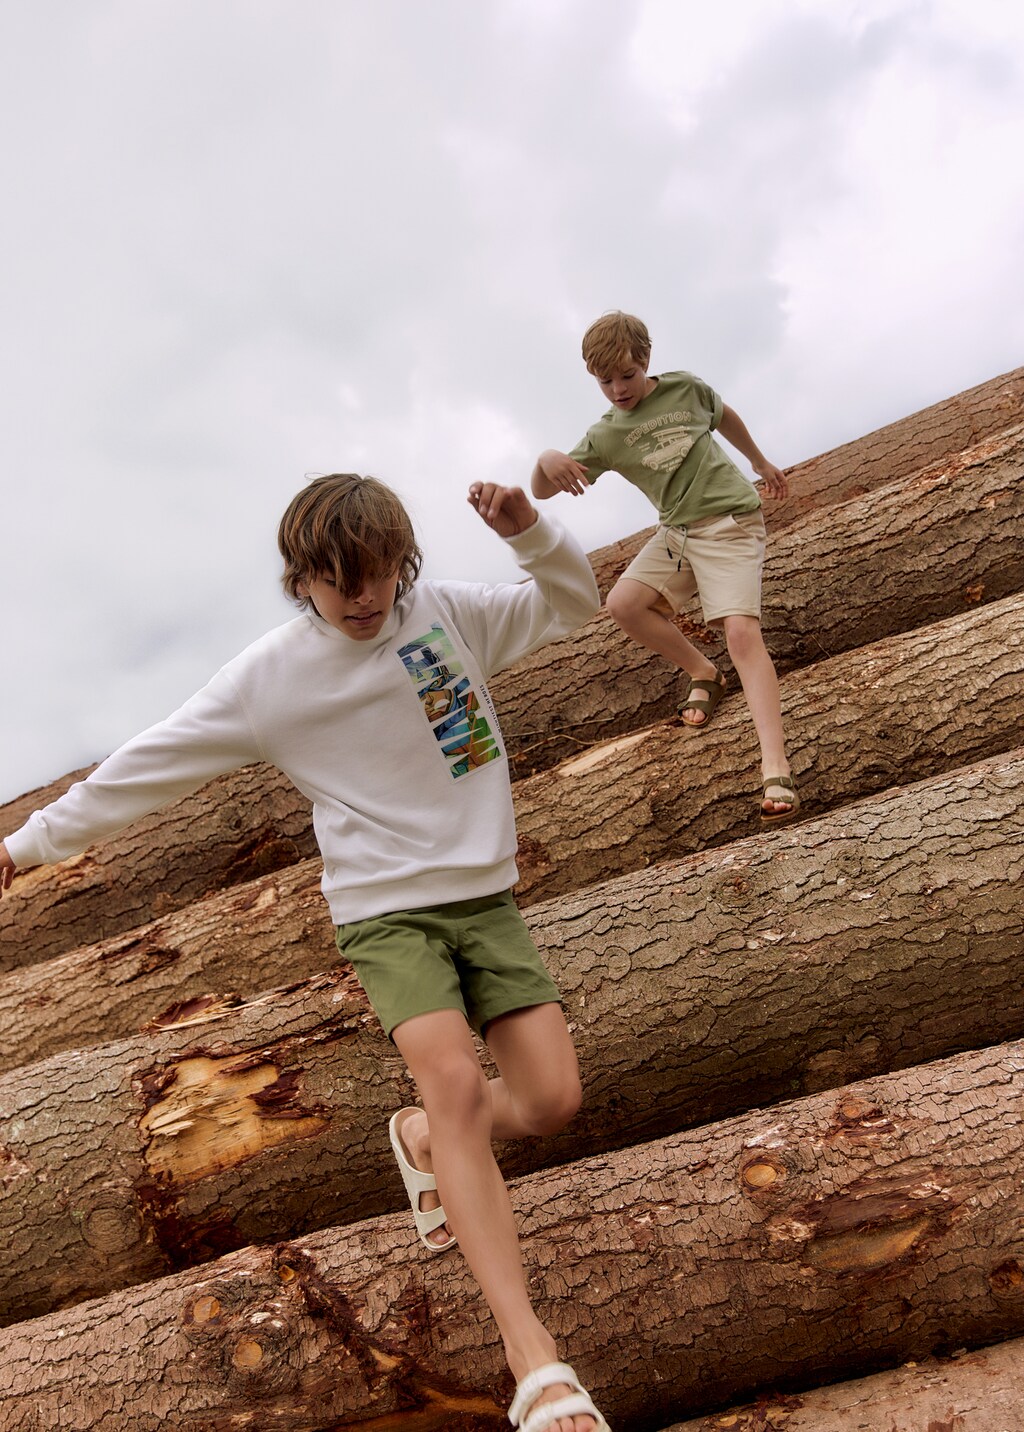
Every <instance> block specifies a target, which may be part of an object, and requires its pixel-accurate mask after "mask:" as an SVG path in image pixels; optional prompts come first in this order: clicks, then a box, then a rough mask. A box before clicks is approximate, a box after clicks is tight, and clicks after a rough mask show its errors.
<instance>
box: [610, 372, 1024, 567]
mask: <svg viewBox="0 0 1024 1432" xmlns="http://www.w3.org/2000/svg"><path fill="white" fill-rule="evenodd" d="M1022 411H1024V368H1015V369H1014V370H1013V371H1012V372H1010V373H1003V374H1002V375H1001V376H1000V377H998V378H992V379H990V380H989V381H988V382H987V383H980V384H979V385H978V386H977V387H975V388H968V389H967V390H966V391H965V392H963V393H958V394H957V396H956V397H954V398H947V399H945V400H944V401H943V402H941V403H934V404H932V406H931V407H928V408H922V409H921V411H920V412H917V413H911V414H910V416H909V417H906V418H900V419H899V421H898V422H895V423H888V424H887V425H886V426H885V427H884V428H877V429H876V430H875V431H874V432H872V433H867V434H866V435H865V436H864V437H859V438H856V439H855V440H854V441H853V442H849V443H843V444H842V445H841V446H840V447H836V448H831V449H830V450H829V451H828V452H825V453H822V454H821V455H820V456H818V457H812V458H808V459H807V461H805V462H798V463H796V464H795V466H793V467H791V468H788V469H787V472H788V474H789V483H790V494H789V496H788V497H786V498H783V499H782V500H781V501H778V502H776V501H773V502H771V503H770V506H769V512H770V523H771V530H772V531H773V532H781V531H782V530H783V529H784V528H786V527H791V526H793V524H794V523H795V522H799V521H800V520H801V519H802V518H803V517H805V516H806V515H807V513H808V512H812V511H817V510H819V509H821V508H823V507H834V506H835V505H836V504H837V503H840V502H848V501H849V500H850V498H851V497H863V496H864V494H865V493H868V492H873V491H874V490H875V488H878V487H884V486H886V484H887V483H890V482H898V481H899V480H900V478H904V477H910V476H911V475H912V474H914V473H918V472H921V471H923V469H924V468H926V467H931V466H932V464H934V463H940V462H944V461H945V460H946V459H947V458H948V457H949V455H950V453H962V452H964V451H966V449H967V448H970V447H973V446H974V444H975V443H978V442H981V441H982V440H983V439H985V438H988V437H992V436H994V435H995V434H996V433H1001V432H1003V431H1004V429H1006V428H1009V427H1013V426H1014V424H1016V423H1019V422H1020V415H1021V412H1022ZM608 480H609V479H607V478H602V482H607V481H608ZM611 480H612V481H614V478H612V479H611ZM653 531H654V528H653V527H647V528H645V529H644V531H643V532H637V533H635V534H633V535H632V536H630V537H626V538H624V539H623V540H622V541H621V542H614V543H612V544H610V545H609V546H607V547H599V548H598V549H597V550H596V551H594V552H591V554H590V560H591V562H592V564H593V567H594V575H595V576H596V577H597V582H598V586H599V587H600V588H601V591H602V593H605V592H607V591H609V589H610V588H611V587H612V586H613V585H614V583H615V581H616V579H617V578H618V576H619V574H620V572H621V571H622V569H623V567H625V566H626V565H627V564H628V563H629V562H631V561H632V560H633V558H634V557H635V556H636V554H637V552H638V551H639V550H640V548H641V547H642V546H643V544H644V543H645V542H646V541H647V539H648V537H650V536H651V534H652V533H653Z"/></svg>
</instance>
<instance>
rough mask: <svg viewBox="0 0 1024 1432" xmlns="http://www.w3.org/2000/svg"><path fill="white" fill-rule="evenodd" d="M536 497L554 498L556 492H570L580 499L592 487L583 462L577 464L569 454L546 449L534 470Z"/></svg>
mask: <svg viewBox="0 0 1024 1432" xmlns="http://www.w3.org/2000/svg"><path fill="white" fill-rule="evenodd" d="M531 485H532V487H533V495H534V497H553V496H554V495H555V493H556V492H570V493H572V495H573V497H580V496H581V495H582V494H583V493H584V492H586V490H587V488H588V487H589V486H590V483H589V481H588V480H587V469H586V468H585V467H584V466H583V464H582V463H581V462H575V461H574V460H573V459H572V458H571V457H570V456H569V454H568V453H565V452H559V451H558V449H557V448H545V450H544V451H543V452H542V453H541V455H540V457H539V458H538V459H537V465H536V467H535V468H534V470H533V482H532V484H531Z"/></svg>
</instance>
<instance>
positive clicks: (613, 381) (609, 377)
mask: <svg viewBox="0 0 1024 1432" xmlns="http://www.w3.org/2000/svg"><path fill="white" fill-rule="evenodd" d="M594 376H595V377H596V378H597V382H598V386H599V388H600V389H601V392H602V393H603V394H604V395H605V397H606V398H607V399H608V401H609V402H610V403H612V404H614V406H615V407H616V408H621V410H622V411H623V412H625V413H628V412H629V411H630V410H631V409H632V408H635V407H636V405H637V403H639V402H641V401H642V400H643V399H644V398H646V397H647V394H648V393H650V392H653V390H654V388H655V387H656V386H657V384H656V383H655V381H654V379H653V378H648V376H647V364H646V363H639V362H637V361H636V360H635V359H633V358H632V357H630V358H629V359H628V361H626V362H624V363H623V366H622V367H621V368H613V369H612V371H611V372H610V373H595V375H594Z"/></svg>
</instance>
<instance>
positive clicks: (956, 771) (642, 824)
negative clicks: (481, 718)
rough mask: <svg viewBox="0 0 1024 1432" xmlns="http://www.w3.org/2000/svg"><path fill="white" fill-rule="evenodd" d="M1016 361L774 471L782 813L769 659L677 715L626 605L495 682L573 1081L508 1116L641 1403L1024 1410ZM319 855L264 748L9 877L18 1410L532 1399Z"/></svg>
mask: <svg viewBox="0 0 1024 1432" xmlns="http://www.w3.org/2000/svg"><path fill="white" fill-rule="evenodd" d="M1022 396H1024V370H1018V371H1017V372H1015V373H1013V374H1008V375H1005V376H1004V377H1002V378H999V379H996V380H994V381H993V382H992V383H990V384H986V385H983V386H982V387H980V388H978V389H974V390H971V392H969V393H965V394H961V395H960V396H959V397H958V398H955V399H951V400H950V401H949V402H947V403H944V404H938V405H936V407H934V408H932V409H928V410H925V412H923V413H920V414H916V415H913V416H911V417H909V418H906V419H903V420H901V422H899V423H896V424H893V425H892V426H891V427H890V428H888V429H883V430H881V431H880V432H879V433H876V434H871V435H869V436H868V437H867V438H864V439H862V440H861V441H860V442H859V443H852V444H847V445H846V446H845V447H844V448H841V449H837V450H835V452H833V453H830V454H826V455H824V456H823V457H821V458H818V459H815V460H813V461H812V462H809V463H806V464H803V465H801V466H800V467H798V468H797V469H795V470H794V472H793V473H792V474H791V480H792V485H793V496H792V497H791V498H790V499H787V501H786V503H785V504H783V505H781V509H772V510H770V511H769V513H768V520H769V523H770V530H771V531H772V534H773V535H772V539H771V545H770V564H769V575H768V578H767V581H766V606H765V621H764V626H765V632H766V637H767V639H768V643H769V646H770V648H771V649H772V650H773V653H774V654H775V656H776V658H777V660H778V665H779V669H780V672H781V673H782V674H783V680H782V691H783V703H784V711H785V716H786V724H787V730H788V733H789V735H790V741H791V747H792V754H793V760H794V769H795V772H796V775H797V778H798V782H799V785H800V789H801V793H802V796H803V798H804V802H805V804H804V807H803V809H802V811H801V820H800V821H799V822H798V823H796V824H794V825H791V826H789V827H786V828H782V829H778V830H772V831H767V832H761V831H760V830H759V828H758V824H757V818H756V807H755V794H756V792H757V789H758V787H757V775H758V771H757V760H756V754H757V753H756V745H755V741H754V737H753V731H752V728H751V725H750V722H749V718H748V717H747V714H746V710H745V705H744V703H743V701H742V698H741V697H740V696H739V695H737V694H734V695H733V696H732V697H731V698H730V699H728V700H727V702H726V704H725V705H724V706H723V707H722V709H721V711H720V713H719V714H718V715H717V716H716V719H715V724H714V726H713V727H712V728H711V729H710V730H708V731H707V732H704V733H699V734H698V733H695V732H692V731H690V730H687V729H686V728H684V727H683V726H682V725H681V723H679V722H678V721H677V720H675V719H674V717H673V714H672V713H673V707H674V702H675V700H676V699H677V695H678V686H679V682H678V680H677V679H674V678H673V677H672V673H671V672H670V671H669V670H668V669H667V668H664V667H663V665H662V664H661V663H658V662H657V661H656V660H655V659H654V658H651V657H649V656H647V655H646V654H645V653H643V652H641V651H640V650H639V649H636V648H631V647H630V646H629V644H628V643H626V642H625V641H624V640H623V639H622V638H621V637H620V636H619V635H618V634H617V633H616V632H615V631H614V629H613V628H612V627H611V626H610V624H609V623H608V621H607V618H606V617H605V616H604V615H603V614H602V615H601V616H599V617H598V618H597V619H595V621H594V622H592V623H591V624H590V625H589V627H588V628H587V629H585V631H584V632H583V633H582V634H580V635H579V636H578V637H576V638H574V639H573V641H572V642H571V643H560V644H555V645H553V646H552V647H549V648H547V649H546V650H545V651H543V652H540V653H537V654H536V655H535V656H534V657H533V658H531V659H530V660H528V661H527V662H524V663H522V664H521V665H520V666H519V667H517V668H515V669H514V670H512V671H510V672H508V673H505V674H503V675H502V676H501V677H499V678H498V679H497V680H496V681H495V682H494V683H493V695H494V697H495V700H496V702H497V705H498V707H499V712H500V715H501V718H502V724H503V728H504V729H505V731H506V734H507V737H508V745H509V749H510V754H511V755H512V757H513V761H514V768H515V769H516V770H517V772H518V773H519V777H520V778H519V779H518V780H517V782H516V801H517V810H518V817H519V824H520V832H521V860H520V869H521V874H522V882H521V887H520V891H519V894H520V898H521V903H522V904H523V907H524V911H525V913H526V915H527V919H528V922H529V924H530V926H531V928H532V930H533V932H534V936H535V938H536V939H537V941H538V944H539V945H540V947H541V949H542V951H543V952H544V953H545V956H546V958H547V960H548V962H549V964H550V966H551V968H552V970H553V972H554V973H555V975H556V978H557V979H558V980H559V983H560V985H561V987H562V988H563V990H564V992H565V1000H566V1007H567V1012H568V1014H569V1017H570V1021H571V1024H572V1027H573V1030H574V1035H575V1038H576V1040H577V1044H578V1047H579V1051H580V1058H581V1066H582V1070H583V1076H584V1083H585V1089H586V1102H585V1105H584V1108H583V1110H582V1111H581V1113H580V1114H579V1116H578V1117H577V1118H576V1119H575V1120H574V1121H573V1123H572V1124H571V1125H570V1127H569V1128H568V1129H566V1130H564V1131H563V1132H562V1133H561V1134H559V1135H557V1136H555V1137H552V1138H549V1139H542V1140H538V1141H534V1142H531V1143H529V1144H526V1143H524V1144H522V1145H520V1144H515V1145H506V1146H505V1147H504V1148H503V1149H502V1150H501V1158H502V1163H503V1167H504V1168H505V1169H506V1172H507V1173H508V1174H509V1176H510V1177H511V1178H512V1179H513V1194H514V1200H515V1203H516V1207H517V1209H518V1211H519V1214H520V1218H521V1226H522V1230H523V1235H524V1243H523V1246H524V1256H525V1258H526V1261H527V1265H528V1270H529V1275H530V1280H531V1286H532V1288H533V1290H534V1293H535V1295H536V1298H537V1302H538V1306H539V1310H540V1311H541V1314H542V1316H543V1317H544V1318H545V1319H546V1320H547V1321H548V1323H549V1325H550V1326H551V1327H552V1330H553V1331H555V1332H556V1335H558V1336H559V1337H560V1338H562V1339H563V1340H564V1341H565V1344H566V1348H567V1350H568V1351H569V1353H570V1355H571V1357H572V1360H573V1362H574V1364H575V1365H576V1367H577V1370H578V1371H579V1373H580V1374H581V1376H582V1377H583V1379H584V1381H585V1382H586V1383H587V1384H588V1386H590V1387H591V1389H592V1390H593V1391H594V1394H595V1398H596V1399H597V1401H598V1403H599V1405H600V1406H602V1408H603V1410H605V1412H606V1415H607V1416H608V1418H609V1421H610V1422H611V1425H612V1426H613V1428H615V1429H616V1432H658V1429H663V1428H669V1427H670V1426H671V1427H672V1428H673V1429H675V1432H698V1429H699V1432H711V1429H713V1428H715V1429H717V1428H726V1427H732V1428H738V1429H746V1432H761V1429H766V1428H768V1427H776V1426H783V1425H784V1426H786V1427H789V1428H791V1429H796V1432H802V1429H803V1428H804V1427H807V1428H808V1429H809V1428H811V1427H814V1428H821V1429H834V1432H850V1430H852V1429H853V1428H860V1427H877V1428H879V1429H881V1428H883V1427H884V1428H885V1429H886V1432H888V1429H889V1428H890V1427H891V1428H893V1429H895V1432H902V1429H904V1428H906V1429H907V1432H910V1429H911V1428H915V1429H916V1428H923V1427H927V1426H928V1425H929V1419H930V1420H931V1422H932V1423H933V1424H934V1426H936V1427H940V1426H941V1427H945V1426H947V1425H948V1426H949V1427H950V1428H952V1427H954V1426H955V1427H956V1428H957V1432H983V1429H984V1432H988V1429H990V1428H994V1427H997V1426H998V1427H1006V1428H1011V1427H1021V1426H1024V1420H1020V1421H1018V1422H1017V1423H1015V1422H1013V1421H1012V1420H1010V1418H1011V1417H1012V1416H1018V1417H1019V1409H1020V1405H1021V1401H1022V1399H1024V1392H1022V1389H1024V1352H1022V1349H1024V1133H1022V1126H1021V1121H1020V1117H1019V1110H1020V1106H1021V1099H1022V1096H1024V996H1022V994H1021V982H1020V973H1019V972H1020V969H1021V957H1022V954H1024V915H1022V908H1021V901H1020V898H1019V889H1020V886H1021V877H1022V873H1024V871H1022V866H1024V807H1022V796H1024V748H1022V745H1021V743H1022V740H1024V734H1022V733H1024V726H1022V720H1021V718H1022V714H1024V681H1022V670H1024V660H1022V654H1021V630H1022V625H1024V622H1022V617H1024V533H1022V522H1021V518H1022V516H1024V513H1022V511H1021V504H1022V497H1021V493H1022V476H1024V428H1022V427H1021V398H1022ZM562 515H563V517H565V516H568V515H569V513H568V511H566V512H563V513H562ZM641 535H642V534H641ZM634 545H635V540H634V542H624V543H621V544H617V546H616V547H615V548H612V549H606V550H605V551H604V552H601V553H597V554H594V559H593V560H594V562H595V567H596V570H597V571H598V573H599V576H600V578H601V581H602V585H603V586H604V587H607V586H608V585H609V583H610V581H611V580H613V579H614V577H613V572H614V568H615V565H616V563H617V564H618V565H619V566H621V565H622V564H624V562H625V561H626V560H628V558H629V555H631V550H632V547H633V546H634ZM689 629H690V630H691V631H692V632H693V633H694V634H695V635H696V637H697V639H699V640H701V642H702V643H703V645H704V646H705V648H706V649H707V650H708V651H709V653H711V654H712V655H715V656H716V657H717V655H719V650H718V647H717V646H716V638H715V636H714V634H713V633H711V632H707V631H704V630H703V629H700V628H695V627H693V626H692V625H691V627H690V628H689ZM734 689H735V688H734ZM538 713H540V714H538ZM570 713H572V720H570V719H569V715H570ZM69 779H70V778H69ZM61 785H62V783H59V782H58V783H55V787H54V788H52V792H51V791H48V792H47V793H46V794H43V793H37V792H33V793H29V795H27V796H25V797H22V798H20V799H19V800H18V801H17V802H13V803H12V804H11V805H10V806H8V807H6V808H4V809H3V810H2V811H0V827H2V829H4V830H8V829H11V828H13V826H15V825H16V824H18V823H20V821H21V820H22V819H23V818H24V816H25V815H26V814H27V813H28V811H29V810H31V809H33V808H34V807H35V806H36V805H37V804H39V803H40V802H41V801H42V800H45V799H47V798H48V797H49V795H50V794H51V793H55V791H56V790H57V789H60V788H61ZM313 849H314V847H313V844H312V838H311V834H310V831H309V822H308V811H307V810H306V809H305V808H304V805H303V802H302V801H301V799H300V798H299V797H298V796H297V794H296V793H295V792H294V791H293V790H292V789H291V788H290V786H289V785H288V783H287V782H285V781H283V780H281V779H280V778H279V777H277V776H275V775H274V774H273V773H270V772H268V771H267V770H265V769H264V768H257V767H253V768H249V769H248V770H246V771H243V772H240V773H238V774H237V775H236V776H232V777H229V778H225V779H224V780H222V781H219V782H215V783H213V785H212V786H210V787H208V788H206V790H205V791H203V792H200V793H198V794H197V795H196V796H194V797H189V798H187V799H185V800H183V801H179V802H177V803H176V804H175V805H174V806H171V807H168V808H167V809H166V810H165V811H163V812H161V813H159V814H158V815H156V816H154V817H152V818H151V819H150V820H149V821H147V822H145V823H140V825H139V826H136V827H134V828H133V829H131V830H129V831H126V832H123V833H122V835H120V836H117V837H115V838H113V839H112V840H110V841H108V842H106V843H105V844H104V845H103V846H102V847H97V848H96V849H95V850H92V851H89V852H87V853H86V855H85V856H83V857H82V858H81V859H80V860H78V861H75V862H69V863H68V864H66V865H64V866H62V867H57V868H52V869H49V868H48V869H45V870H38V871H30V872H26V873H24V874H19V875H18V876H17V877H16V880H15V884H14V887H13V890H12V892H11V897H10V898H9V899H8V898H5V899H4V901H3V902H2V903H0V970H2V971H3V973H0V1029H2V1030H3V1033H4V1038H3V1040H2V1041H0V1190H2V1192H0V1238H2V1239H3V1242H4V1246H5V1249H6V1250H7V1257H6V1263H5V1269H6V1273H7V1277H6V1279H5V1280H4V1285H3V1288H2V1290H0V1325H2V1331H0V1348H2V1354H3V1355H2V1358H0V1432H14V1429H18V1432H22V1429H24V1432H44V1429H46V1432H49V1429H51V1428H55V1427H60V1428H62V1429H68V1432H99V1429H104V1432H149V1429H157V1428H161V1429H164V1428H174V1429H182V1432H227V1429H229V1428H230V1429H235V1428H238V1429H253V1432H264V1429H265V1432H329V1429H330V1432H333V1429H341V1428H350V1427H351V1428H356V1427H373V1428H374V1429H377V1432H412V1429H415V1432H428V1429H443V1428H463V1427H464V1428H466V1429H470V1430H471V1432H472V1429H489V1430H490V1429H497V1428H498V1427H501V1426H503V1425H504V1426H507V1425H508V1424H507V1421H506V1420H505V1408H506V1407H507V1405H508V1399H509V1395H510V1391H511V1386H510V1381H509V1378H508V1375H507V1373H506V1372H505V1371H504V1369H503V1360H502V1357H501V1349H500V1345H499V1343H498V1340H497V1337H496V1334H495V1331H494V1328H493V1324H492V1323H491V1321H490V1319H489V1317H488V1316H487V1313H486V1309H485V1308H484V1307H483V1305H482V1303H481V1300H480V1297H479V1294H478V1292H477V1290H476V1288H475V1286H474V1284H473V1281H472V1279H471V1278H470V1277H469V1275H468V1273H467V1272H466V1270H465V1268H464V1266H463V1265H462V1263H461V1260H460V1259H459V1258H458V1255H457V1254H455V1255H451V1256H449V1257H446V1258H441V1259H432V1258H427V1257H425V1256H421V1253H422V1250H421V1249H420V1245H419V1244H418V1243H417V1242H416V1240H415V1236H414V1235H413V1234H412V1233H411V1223H410V1220H409V1217H408V1213H407V1210H406V1205H405V1198H404V1194H403V1191H402V1188H401V1184H400V1181H399V1178H398V1174H397V1171H396V1170H395V1169H394V1167H393V1164H392V1162H391V1159H390V1155H389V1151H388V1147H387V1137H386V1120H387V1117H388V1115H389V1114H390V1112H391V1111H393V1109H395V1108H396V1107H398V1106H399V1105H401V1104H403V1103H406V1102H409V1101H410V1099H411V1098H412V1097H413V1093H414V1091H413V1090H412V1088H411V1085H410V1081H409V1077H408V1074H407V1072H406V1070H405V1068H404V1066H403V1064H402V1061H401V1060H400V1059H399V1058H398V1057H397V1054H396V1052H395V1050H394V1048H393V1046H391V1045H390V1044H389V1043H388V1042H387V1041H386V1040H385V1039H384V1037H383V1035H382V1034H381V1033H380V1031H379V1029H378V1028H377V1027H376V1024H375V1021H374V1019H373V1016H372V1014H371V1013H370V1011H369V1009H368V1007H367V1005H366V1001H365V999H364V997H363V995H362V993H361V991H360V989H359V987H358V985H357V984H356V982H355V980H354V978H353V976H352V974H351V971H350V970H348V969H347V968H345V967H337V966H336V965H335V960H336V956H335V955H334V951H333V945H332V942H331V930H330V923H329V918H328V915H327V911H326V908H325V906H324V905H323V902H322V898H321V897H320V895H319V891H318V878H319V870H318V863H317V861H316V859H315V856H314V855H313ZM936 1359H938V1360H936ZM908 1363H909V1364H913V1366H906V1364H908ZM1004 1406H1005V1408H1006V1418H1005V1420H1003V1421H999V1420H995V1421H992V1420H986V1419H988V1418H990V1417H991V1416H992V1415H993V1409H996V1411H997V1415H998V1416H1002V1410H1003V1408H1004ZM979 1409H980V1410H979ZM925 1413H926V1414H927V1415H925ZM801 1419H802V1420H801ZM901 1419H902V1420H901ZM915 1419H916V1420H915ZM922 1419H923V1420H922ZM954 1419H957V1420H955V1421H954Z"/></svg>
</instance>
